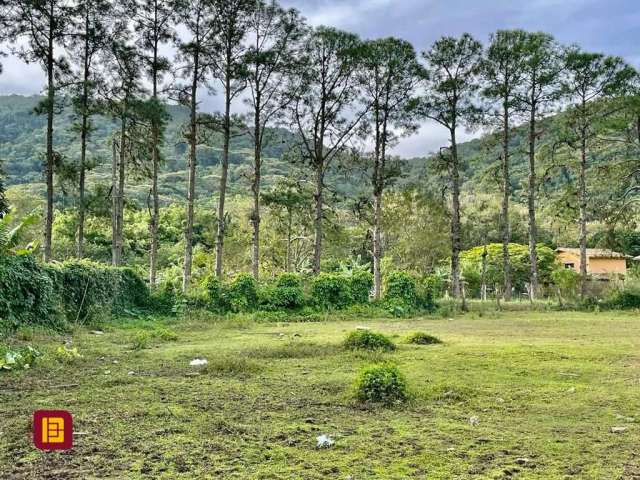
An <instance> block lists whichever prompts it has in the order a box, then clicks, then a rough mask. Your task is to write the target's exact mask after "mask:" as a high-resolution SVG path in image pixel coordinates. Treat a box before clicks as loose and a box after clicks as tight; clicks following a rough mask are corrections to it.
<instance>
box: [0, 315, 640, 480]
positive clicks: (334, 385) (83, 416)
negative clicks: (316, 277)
mask: <svg viewBox="0 0 640 480" xmlns="http://www.w3.org/2000/svg"><path fill="white" fill-rule="evenodd" d="M636 317H637V316H634V315H632V314H623V313H599V314H585V313H570V312H563V313H558V312H549V313H544V312H537V313H526V312H503V313H501V314H499V315H498V314H491V315H483V316H479V315H477V314H473V313H472V314H469V315H467V316H463V317H458V318H456V319H453V320H452V319H450V318H424V319H412V320H404V319H403V320H389V319H379V320H369V321H367V322H366V326H367V327H369V328H371V329H372V330H375V331H377V332H381V333H383V334H385V335H386V336H388V337H389V338H391V339H392V340H393V341H394V343H396V344H397V349H396V351H395V352H393V353H385V352H368V351H364V352H363V351H356V352H352V351H349V350H345V349H344V348H342V342H343V340H344V338H345V336H346V335H347V334H348V333H349V332H350V331H352V330H353V328H354V325H353V322H350V321H349V322H346V321H336V322H332V321H325V322H323V323H291V324H290V323H277V322H276V323H256V322H253V321H251V320H247V319H241V318H236V319H226V320H223V321H216V322H212V321H211V319H209V318H206V317H199V316H197V315H191V316H190V317H188V318H183V319H174V320H164V319H160V320H154V319H138V320H130V319H129V320H123V321H121V322H117V323H115V324H114V325H113V326H111V327H109V328H107V327H105V328H104V330H103V333H102V334H100V333H97V332H93V333H92V332H91V330H77V331H75V332H72V333H70V334H66V335H59V336H55V337H53V336H51V335H50V334H47V333H44V332H41V331H34V332H20V333H19V335H17V336H14V337H11V338H10V339H8V340H5V341H4V343H5V345H4V346H3V347H2V348H3V350H2V351H3V352H6V351H9V350H11V351H15V350H16V349H20V348H23V347H24V346H26V345H27V344H29V345H32V346H34V347H35V348H37V349H38V351H40V352H42V353H43V355H42V356H41V357H38V358H37V359H36V360H35V362H34V364H33V365H31V368H30V369H28V370H24V369H13V370H7V371H4V372H0V391H1V392H2V415H0V432H2V433H1V434H0V435H1V440H2V442H1V445H2V448H0V471H2V472H3V473H2V476H3V478H17V479H33V478H38V479H40V478H43V479H60V478H65V479H75V478H77V479H81V478H132V479H142V478H145V479H146V478H149V479H152V478H153V479H156V478H161V479H192V478H225V479H226V478H231V479H233V478H238V479H255V478H263V479H280V478H305V479H326V478H346V477H348V476H351V477H352V478H354V479H364V478H382V479H406V478H429V479H448V478H536V479H554V478H580V479H582V478H633V476H632V475H633V474H634V472H637V471H640V466H639V464H638V462H639V457H638V447H637V446H638V445H639V444H640V417H638V412H639V411H640V388H638V387H639V386H640V356H639V355H638V351H640V350H639V347H640V338H639V337H638V335H637V332H638V326H639V325H638V323H639V320H638V319H637V318H636ZM145 331H147V332H155V333H150V334H149V335H150V336H151V338H152V340H151V341H150V342H148V344H147V345H146V348H141V349H134V348H133V343H132V339H133V338H135V336H136V335H138V334H140V332H145ZM163 331H167V332H173V333H174V335H171V334H168V335H162V334H160V333H157V332H163ZM415 331H426V332H429V333H430V334H433V335H435V336H437V338H439V339H441V340H442V341H443V342H445V343H444V345H441V346H439V347H437V348H425V347H423V346H420V345H413V344H408V343H405V342H403V341H402V340H403V339H406V338H407V336H408V335H409V334H411V333H412V332H415ZM163 337H164V338H163ZM61 345H65V349H66V351H75V352H77V353H78V355H79V356H76V355H75V354H73V355H71V356H73V359H72V360H73V361H69V359H67V358H66V357H68V356H69V355H64V357H65V358H64V359H63V360H64V361H61V360H60V359H57V358H56V351H57V350H58V349H59V348H60V346H61ZM73 349H75V350H73ZM58 355H60V354H58ZM194 359H199V360H207V362H206V364H202V365H200V366H197V365H193V366H192V365H190V363H191V362H192V361H193V360H194ZM389 361H393V364H394V365H397V368H398V369H399V371H400V372H401V373H402V377H403V379H406V384H407V388H408V390H409V391H410V393H411V395H410V397H409V399H408V401H406V402H404V403H401V404H399V403H397V402H396V403H393V404H392V405H390V406H384V405H375V404H370V403H368V402H361V401H360V400H358V399H357V398H356V397H355V396H354V392H353V384H354V381H355V379H356V378H357V376H358V373H359V372H361V371H362V369H363V368H364V367H366V366H367V365H371V364H372V363H373V364H384V363H385V362H389ZM35 409H68V410H70V411H71V412H72V413H73V415H74V422H75V425H74V427H75V430H76V432H80V433H81V434H82V435H77V436H76V438H75V443H76V445H75V447H74V449H73V451H71V452H64V453H60V452H50V453H46V454H45V453H42V452H40V451H38V450H36V449H34V448H33V446H32V445H31V440H30V419H31V414H32V411H33V410H35ZM614 426H616V427H624V428H626V430H625V431H622V432H621V433H611V427H614ZM323 434H326V435H328V436H329V437H331V438H332V439H333V441H335V443H334V444H333V445H331V446H330V447H329V448H324V449H317V448H316V438H317V437H318V436H320V435H323ZM630 475H631V476H630Z"/></svg>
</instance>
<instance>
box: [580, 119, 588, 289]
mask: <svg viewBox="0 0 640 480" xmlns="http://www.w3.org/2000/svg"><path fill="white" fill-rule="evenodd" d="M586 135H587V133H586V131H585V130H584V129H583V130H582V138H581V141H580V179H579V196H580V298H582V299H583V300H584V298H585V296H586V294H587V261H588V259H587V180H586V176H587V137H586Z"/></svg>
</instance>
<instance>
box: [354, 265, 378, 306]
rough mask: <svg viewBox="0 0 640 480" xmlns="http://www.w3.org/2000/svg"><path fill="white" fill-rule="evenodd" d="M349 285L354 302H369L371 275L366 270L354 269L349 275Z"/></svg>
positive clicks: (371, 286) (371, 283)
mask: <svg viewBox="0 0 640 480" xmlns="http://www.w3.org/2000/svg"><path fill="white" fill-rule="evenodd" d="M349 287H350V288H351V296H352V298H353V301H354V302H355V303H369V294H370V293H371V289H372V288H373V275H372V274H371V272H368V271H366V270H356V271H354V272H353V273H352V275H351V276H350V277H349Z"/></svg>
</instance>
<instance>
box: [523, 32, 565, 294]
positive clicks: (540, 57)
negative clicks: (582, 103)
mask: <svg viewBox="0 0 640 480" xmlns="http://www.w3.org/2000/svg"><path fill="white" fill-rule="evenodd" d="M523 49H524V50H523V55H524V63H523V66H522V67H523V71H522V81H521V84H520V88H519V89H518V91H517V92H516V97H517V98H518V103H519V105H520V108H521V109H522V111H523V112H524V113H525V115H527V117H528V119H529V142H528V143H529V145H528V152H527V153H528V157H529V179H528V190H527V207H528V216H529V262H530V263H531V275H530V279H529V298H530V299H531V301H533V300H534V299H535V298H536V295H537V292H538V283H539V282H538V252H537V244H538V227H537V223H536V204H535V200H536V190H537V182H536V150H537V143H538V138H539V137H540V135H541V132H539V131H538V127H537V125H538V123H537V122H538V119H539V118H540V117H542V116H543V115H545V114H548V113H549V111H550V110H551V109H552V108H553V107H554V106H555V105H556V103H557V101H558V100H559V97H560V77H561V74H562V70H563V68H564V66H563V62H562V55H563V52H562V49H561V47H560V46H559V45H558V44H557V43H556V42H555V40H554V39H553V37H552V36H551V35H548V34H546V33H527V34H526V37H525V39H524V46H523Z"/></svg>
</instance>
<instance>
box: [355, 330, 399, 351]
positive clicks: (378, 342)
mask: <svg viewBox="0 0 640 480" xmlns="http://www.w3.org/2000/svg"><path fill="white" fill-rule="evenodd" d="M344 346H345V348H348V349H350V350H375V351H385V352H391V351H393V350H395V349H396V346H395V344H394V343H393V342H392V341H391V340H389V338H388V337H387V336H385V335H383V334H381V333H374V332H371V331H370V330H355V331H353V332H351V333H350V334H349V335H347V338H346V339H345V341H344Z"/></svg>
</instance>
